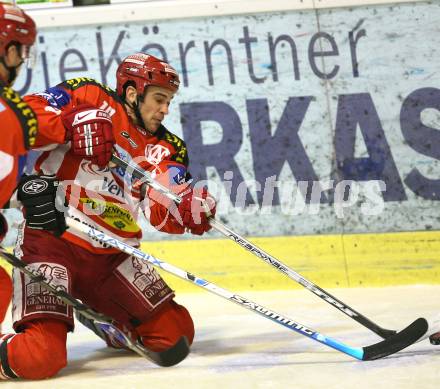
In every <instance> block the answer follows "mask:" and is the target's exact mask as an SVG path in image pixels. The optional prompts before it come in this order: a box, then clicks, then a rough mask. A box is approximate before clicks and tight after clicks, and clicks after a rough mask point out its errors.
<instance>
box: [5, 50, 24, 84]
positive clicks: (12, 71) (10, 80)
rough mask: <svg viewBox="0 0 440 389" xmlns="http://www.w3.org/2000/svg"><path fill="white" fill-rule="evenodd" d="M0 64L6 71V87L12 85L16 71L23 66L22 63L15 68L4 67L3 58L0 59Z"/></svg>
mask: <svg viewBox="0 0 440 389" xmlns="http://www.w3.org/2000/svg"><path fill="white" fill-rule="evenodd" d="M0 63H1V64H2V65H3V66H4V67H5V69H6V70H7V71H8V79H7V82H8V85H12V84H13V83H14V81H15V79H16V78H17V75H18V71H17V69H18V68H19V67H20V66H21V65H22V64H23V61H21V62H20V63H19V64H18V65H17V66H8V65H6V62H5V57H0Z"/></svg>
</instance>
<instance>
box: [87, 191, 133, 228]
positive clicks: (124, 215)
mask: <svg viewBox="0 0 440 389" xmlns="http://www.w3.org/2000/svg"><path fill="white" fill-rule="evenodd" d="M79 201H80V203H82V204H83V207H84V209H83V212H84V213H85V214H86V215H96V216H99V217H100V218H101V220H102V221H103V222H104V223H105V224H107V225H108V226H109V227H112V228H117V229H118V230H121V231H124V232H134V233H138V232H139V231H140V228H139V226H138V225H137V223H136V220H135V219H134V218H133V216H132V215H131V213H130V212H129V211H127V210H126V209H124V208H122V207H120V206H119V205H117V204H114V203H111V202H108V201H103V200H98V199H91V198H89V197H82V198H80V199H79Z"/></svg>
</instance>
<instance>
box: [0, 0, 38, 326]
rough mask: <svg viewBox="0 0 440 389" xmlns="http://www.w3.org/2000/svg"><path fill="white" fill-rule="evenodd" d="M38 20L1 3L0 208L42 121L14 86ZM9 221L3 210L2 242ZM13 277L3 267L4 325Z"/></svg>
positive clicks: (0, 301)
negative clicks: (39, 121) (39, 120)
mask: <svg viewBox="0 0 440 389" xmlns="http://www.w3.org/2000/svg"><path fill="white" fill-rule="evenodd" d="M35 36H36V29H35V23H34V21H33V20H32V18H31V17H30V16H28V15H27V14H26V13H25V12H24V11H22V10H21V9H20V8H18V7H16V6H13V5H10V4H4V3H0V123H1V129H0V208H4V207H5V206H6V205H7V203H8V202H9V199H10V197H11V195H12V193H13V191H14V190H15V188H16V186H17V182H18V180H19V178H20V176H21V173H22V169H23V168H24V165H25V161H26V154H27V151H28V149H29V148H30V147H32V146H33V145H34V143H35V137H36V134H37V130H38V124H37V120H36V117H35V114H34V112H33V111H32V109H31V108H29V107H28V106H27V104H26V103H24V102H23V100H22V99H21V97H20V95H19V94H18V93H17V92H15V91H14V90H13V89H11V86H12V85H13V83H14V81H15V78H16V77H17V75H18V73H19V71H20V68H21V67H22V65H23V64H24V63H25V62H26V61H28V60H29V59H30V58H29V57H30V54H31V52H32V50H31V47H32V45H33V44H34V42H35ZM7 230H8V224H7V221H6V219H5V217H4V216H3V215H2V214H1V213H0V244H1V242H2V240H3V238H4V237H5V235H6V232H7ZM11 294H12V283H11V278H10V277H9V275H8V274H7V273H6V271H5V270H4V269H3V268H2V267H1V266H0V327H1V323H2V322H3V319H4V317H5V314H6V310H7V308H8V306H9V303H10V301H11Z"/></svg>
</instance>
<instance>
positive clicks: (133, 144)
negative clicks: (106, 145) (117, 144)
mask: <svg viewBox="0 0 440 389" xmlns="http://www.w3.org/2000/svg"><path fill="white" fill-rule="evenodd" d="M121 135H122V136H123V137H124V138H125V139H127V140H128V143H130V145H131V147H133V148H134V149H137V147H138V145H137V143H136V142H135V141H134V140H133V139H131V137H130V134H129V133H128V132H127V131H122V132H121Z"/></svg>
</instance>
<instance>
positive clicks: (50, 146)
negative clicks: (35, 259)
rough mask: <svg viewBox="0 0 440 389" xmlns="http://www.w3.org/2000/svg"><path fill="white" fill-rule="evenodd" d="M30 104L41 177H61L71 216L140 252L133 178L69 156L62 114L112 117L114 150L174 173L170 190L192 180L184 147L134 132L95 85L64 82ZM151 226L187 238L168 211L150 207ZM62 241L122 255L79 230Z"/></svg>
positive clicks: (161, 133) (112, 98) (110, 96)
mask: <svg viewBox="0 0 440 389" xmlns="http://www.w3.org/2000/svg"><path fill="white" fill-rule="evenodd" d="M24 99H25V101H26V102H27V103H28V104H29V105H30V106H31V107H32V109H33V110H34V111H35V113H36V114H37V116H38V122H39V128H40V130H39V133H38V136H37V139H36V143H35V147H36V148H39V149H40V150H44V152H43V153H42V155H41V156H40V157H39V158H38V160H37V162H36V164H35V170H36V172H38V173H40V172H43V173H45V174H56V175H57V177H58V178H59V179H60V180H61V181H62V182H63V187H64V188H66V193H67V198H68V201H69V214H70V215H71V216H72V217H74V218H76V219H78V220H80V221H82V222H84V223H87V224H89V225H91V226H93V227H95V228H96V229H98V230H101V231H103V232H105V233H106V234H108V235H110V236H114V237H116V238H118V239H120V240H122V241H124V242H125V243H127V244H129V245H132V246H137V245H138V244H139V240H140V238H141V237H142V231H141V229H140V228H139V226H138V224H137V222H136V220H137V215H138V213H137V211H138V209H139V206H140V197H141V196H140V194H139V190H136V189H133V188H132V180H131V177H129V175H128V174H127V173H126V172H125V171H124V170H123V169H121V168H111V169H110V168H109V167H106V168H104V169H100V168H99V167H98V166H97V165H95V164H93V163H91V162H90V161H88V160H86V159H82V158H81V157H78V156H75V155H73V153H71V152H70V142H67V143H65V137H66V131H65V128H64V126H63V124H62V121H61V117H60V115H61V112H62V111H64V110H71V109H72V108H74V107H76V106H78V105H79V104H84V103H87V104H91V105H93V106H95V107H97V108H100V109H103V110H105V111H106V112H108V113H109V115H110V116H111V119H112V123H113V131H114V136H115V139H116V144H115V150H116V152H117V154H118V155H119V157H120V158H122V159H124V160H125V161H127V162H130V161H131V160H134V161H135V162H137V163H139V164H140V165H141V166H142V168H143V169H145V170H149V171H152V172H153V173H154V172H156V171H172V172H173V174H172V176H170V177H169V179H170V180H171V181H170V186H172V185H177V184H179V183H181V182H182V181H184V180H185V179H186V177H188V173H187V171H186V168H187V165H188V157H187V150H186V146H185V143H184V142H183V141H182V140H181V139H180V138H179V137H177V136H176V135H174V134H172V133H171V132H169V131H168V130H167V129H166V128H165V127H163V126H161V127H160V128H159V129H158V130H157V131H156V133H155V134H154V135H151V134H150V133H149V132H147V131H146V130H145V129H143V128H141V127H137V126H135V125H134V124H133V123H132V121H131V120H130V118H129V116H128V114H127V112H126V110H125V107H124V104H123V102H122V101H121V100H120V99H119V97H118V96H117V95H116V93H115V92H114V91H113V90H112V89H110V88H108V87H106V86H104V85H102V84H100V83H98V82H96V81H94V80H92V79H90V78H76V79H72V80H68V81H65V82H63V83H61V84H59V85H57V86H56V87H53V88H49V89H48V90H46V91H45V92H43V93H38V94H34V95H29V96H26V97H25V98H24ZM147 210H149V211H150V213H151V214H150V222H151V223H152V224H153V225H154V226H158V227H157V228H158V229H160V230H161V231H164V232H168V233H183V227H180V226H176V225H175V224H174V223H171V222H169V221H168V217H167V216H168V213H167V212H168V211H167V209H166V207H165V206H163V205H161V204H158V203H154V204H152V203H151V202H150V204H148V207H147ZM63 238H64V239H66V240H68V241H71V242H73V243H75V244H77V245H79V246H81V247H84V248H86V249H88V250H90V251H92V252H96V253H103V252H105V253H109V252H112V251H113V252H117V250H116V249H113V248H108V247H103V245H102V244H101V243H99V242H96V241H93V240H91V239H90V238H89V237H88V236H85V235H83V234H82V233H80V232H77V231H74V230H71V229H69V230H67V231H66V232H65V233H64V234H63Z"/></svg>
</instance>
